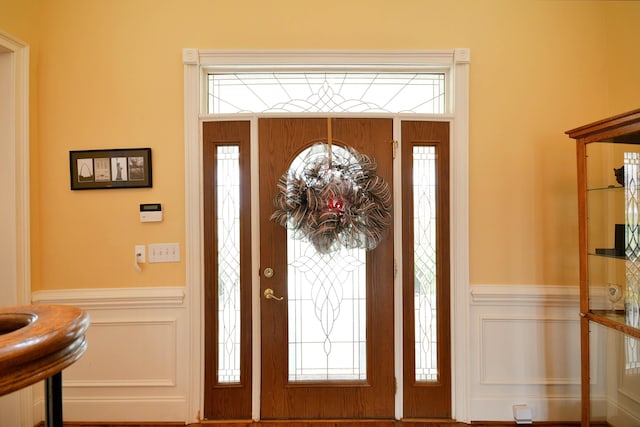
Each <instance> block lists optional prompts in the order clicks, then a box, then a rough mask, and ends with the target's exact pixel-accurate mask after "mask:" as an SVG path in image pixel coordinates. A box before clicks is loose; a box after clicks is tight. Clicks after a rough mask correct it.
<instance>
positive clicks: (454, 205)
mask: <svg viewBox="0 0 640 427" xmlns="http://www.w3.org/2000/svg"><path fill="white" fill-rule="evenodd" d="M182 59H183V64H184V102H185V104H184V126H185V127H184V138H185V209H186V212H185V217H186V224H185V225H186V230H185V233H186V236H185V238H186V257H185V262H186V269H187V273H186V276H187V277H186V292H187V309H188V310H189V317H190V326H191V327H190V331H191V336H190V346H189V348H190V352H191V354H190V360H191V363H192V364H191V378H190V383H191V385H190V392H191V399H190V414H188V419H189V421H191V422H196V421H198V419H197V418H198V417H199V416H200V414H201V413H202V410H203V407H204V384H203V381H202V378H203V377H204V376H203V373H204V357H203V351H204V334H203V333H202V331H203V329H204V326H203V319H204V308H203V300H204V298H203V289H202V288H203V282H204V268H203V260H204V250H203V238H202V235H203V234H202V230H203V218H202V206H203V192H202V150H201V142H202V134H201V121H202V120H204V119H207V118H209V119H210V118H211V116H205V115H204V113H203V112H204V111H205V110H204V105H205V102H206V99H204V98H205V97H204V96H203V91H202V73H203V72H204V68H205V67H211V66H221V67H227V68H228V67H231V66H238V65H244V66H247V65H267V64H280V65H283V64H287V65H290V64H297V65H301V64H314V65H318V66H323V65H327V66H329V65H335V64H344V63H349V64H386V65H393V64H403V65H406V64H413V65H416V66H440V67H441V66H449V67H450V68H451V71H452V76H453V79H452V88H451V90H450V93H451V94H452V102H451V105H452V106H453V107H452V111H449V112H448V116H450V120H451V124H452V128H451V130H452V132H451V171H452V176H451V187H450V191H451V286H452V289H451V291H452V294H451V295H452V298H451V305H452V310H451V313H452V319H451V328H452V335H453V336H452V367H453V369H452V371H453V376H452V414H453V417H454V418H455V419H457V420H458V421H462V422H467V421H468V414H469V411H468V408H469V398H468V395H469V392H470V388H469V378H468V377H469V362H470V361H469V356H468V352H467V349H468V348H469V339H468V338H469V334H468V329H469V325H468V319H469V313H468V311H469V304H468V293H469V174H468V169H469V167H468V164H469V162H468V143H469V64H470V50H469V49H454V50H443V51H226V50H225V51H222V50H199V49H183V52H182ZM245 118H246V117H245ZM227 119H229V118H228V117H227ZM253 271H254V272H255V273H256V274H257V270H256V269H255V268H254V269H253ZM396 299H397V298H396ZM396 304H398V302H397V301H396ZM254 305H255V304H254ZM400 307H401V306H400ZM254 308H255V307H254ZM255 344H256V343H255V340H254V345H255ZM396 345H397V344H396ZM258 348H259V347H258ZM258 348H255V350H257V349H258ZM254 367H255V365H254ZM396 369H397V368H396ZM254 400H255V396H254ZM397 406H398V405H397ZM396 415H397V416H398V417H400V416H401V408H400V411H398V410H396ZM253 418H254V419H258V418H259V413H256V405H255V404H254V414H253Z"/></svg>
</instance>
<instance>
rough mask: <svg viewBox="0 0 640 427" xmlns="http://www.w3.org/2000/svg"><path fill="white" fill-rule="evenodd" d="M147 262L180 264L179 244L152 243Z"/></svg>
mask: <svg viewBox="0 0 640 427" xmlns="http://www.w3.org/2000/svg"><path fill="white" fill-rule="evenodd" d="M149 262H150V263H152V262H180V243H152V244H150V245H149Z"/></svg>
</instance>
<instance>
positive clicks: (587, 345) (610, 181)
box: [566, 109, 640, 427]
mask: <svg viewBox="0 0 640 427" xmlns="http://www.w3.org/2000/svg"><path fill="white" fill-rule="evenodd" d="M566 134H567V135H569V137H571V138H573V139H575V140H576V150H577V160H578V218H579V251H580V316H581V318H580V334H581V361H582V364H581V378H582V386H581V387H582V389H581V390H582V425H583V426H584V427H586V426H588V425H594V424H598V425H609V426H637V425H640V109H638V110H634V111H630V112H628V113H624V114H619V115H617V116H614V117H609V118H606V119H603V120H599V121H597V122H594V123H590V124H587V125H585V126H581V127H579V128H576V129H572V130H569V131H567V132H566Z"/></svg>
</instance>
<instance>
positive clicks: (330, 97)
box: [207, 72, 446, 114]
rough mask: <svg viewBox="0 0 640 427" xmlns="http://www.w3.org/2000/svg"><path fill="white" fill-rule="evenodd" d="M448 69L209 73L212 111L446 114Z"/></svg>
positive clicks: (210, 108) (208, 86)
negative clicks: (444, 70)
mask: <svg viewBox="0 0 640 427" xmlns="http://www.w3.org/2000/svg"><path fill="white" fill-rule="evenodd" d="M445 88H446V74H445V73H444V72H428V73H427V72H382V73H380V72H375V73H374V72H322V73H318V72H274V73H266V72H265V73H261V72H246V73H221V72H220V73H218V72H216V73H209V74H208V75H207V89H208V90H207V112H208V113H209V114H238V113H312V112H353V113H403V114H406V113H416V114H443V113H445V102H446V93H445Z"/></svg>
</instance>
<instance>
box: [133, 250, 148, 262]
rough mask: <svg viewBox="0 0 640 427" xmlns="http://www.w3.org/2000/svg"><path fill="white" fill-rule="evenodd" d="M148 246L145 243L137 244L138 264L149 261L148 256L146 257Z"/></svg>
mask: <svg viewBox="0 0 640 427" xmlns="http://www.w3.org/2000/svg"><path fill="white" fill-rule="evenodd" d="M145 249H146V246H145V245H136V249H135V251H136V262H137V263H138V264H144V263H145V262H147V257H146V250H145Z"/></svg>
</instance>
